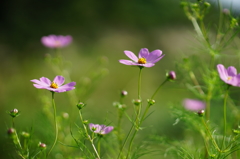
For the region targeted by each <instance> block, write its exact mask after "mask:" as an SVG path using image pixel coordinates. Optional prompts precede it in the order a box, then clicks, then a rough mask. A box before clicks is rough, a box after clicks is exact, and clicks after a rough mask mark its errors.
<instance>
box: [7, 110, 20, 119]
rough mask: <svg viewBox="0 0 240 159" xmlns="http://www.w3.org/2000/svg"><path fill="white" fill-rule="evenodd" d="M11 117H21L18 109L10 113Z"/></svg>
mask: <svg viewBox="0 0 240 159" xmlns="http://www.w3.org/2000/svg"><path fill="white" fill-rule="evenodd" d="M9 114H10V116H11V117H13V118H15V117H17V116H18V115H19V111H18V110H17V109H13V110H11V111H10V112H9Z"/></svg>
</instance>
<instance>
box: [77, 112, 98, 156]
mask: <svg viewBox="0 0 240 159" xmlns="http://www.w3.org/2000/svg"><path fill="white" fill-rule="evenodd" d="M79 117H80V120H81V122H82V125H83V128H84V131H85V133H86V136H87V138H88V140H89V141H90V142H91V145H92V148H93V150H94V152H95V154H96V155H97V158H98V159H100V155H99V154H98V152H97V149H96V147H95V145H94V143H93V139H92V138H91V137H90V135H89V134H88V131H87V127H86V125H85V124H84V122H83V117H82V113H81V110H79Z"/></svg>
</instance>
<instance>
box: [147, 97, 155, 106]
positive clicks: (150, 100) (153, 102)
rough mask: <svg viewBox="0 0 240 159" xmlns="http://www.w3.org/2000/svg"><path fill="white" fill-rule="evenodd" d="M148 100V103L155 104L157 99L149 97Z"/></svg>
mask: <svg viewBox="0 0 240 159" xmlns="http://www.w3.org/2000/svg"><path fill="white" fill-rule="evenodd" d="M147 101H148V104H149V105H150V106H151V105H154V104H155V100H154V99H148V100H147Z"/></svg>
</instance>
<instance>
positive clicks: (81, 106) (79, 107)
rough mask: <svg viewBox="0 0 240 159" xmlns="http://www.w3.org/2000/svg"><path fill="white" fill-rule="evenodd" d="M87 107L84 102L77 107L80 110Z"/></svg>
mask: <svg viewBox="0 0 240 159" xmlns="http://www.w3.org/2000/svg"><path fill="white" fill-rule="evenodd" d="M85 106H86V104H84V103H83V102H79V103H78V104H77V107H78V109H79V110H81V109H82V108H83V107H85Z"/></svg>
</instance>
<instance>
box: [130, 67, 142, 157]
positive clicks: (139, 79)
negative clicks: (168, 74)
mask: <svg viewBox="0 0 240 159" xmlns="http://www.w3.org/2000/svg"><path fill="white" fill-rule="evenodd" d="M139 68H140V71H139V75H138V99H140V100H141V79H142V78H141V76H142V69H143V67H139ZM137 107H138V111H137V116H136V120H135V122H134V123H133V124H134V125H135V127H136V129H137V130H135V132H134V134H133V136H132V138H131V140H130V144H129V147H128V152H127V157H126V159H127V158H128V156H129V154H130V152H131V149H132V144H133V140H134V138H135V135H136V133H137V131H138V129H139V126H140V115H141V110H142V101H141V102H140V104H139V105H138V106H137ZM131 130H132V128H131Z"/></svg>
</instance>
